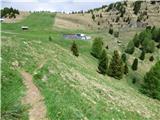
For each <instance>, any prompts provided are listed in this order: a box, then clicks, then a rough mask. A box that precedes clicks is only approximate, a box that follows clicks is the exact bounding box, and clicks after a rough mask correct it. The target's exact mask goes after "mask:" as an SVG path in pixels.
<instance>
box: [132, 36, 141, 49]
mask: <svg viewBox="0 0 160 120" xmlns="http://www.w3.org/2000/svg"><path fill="white" fill-rule="evenodd" d="M133 42H134V46H135V47H137V48H138V47H139V45H140V39H139V36H138V34H136V35H135V36H134V38H133Z"/></svg>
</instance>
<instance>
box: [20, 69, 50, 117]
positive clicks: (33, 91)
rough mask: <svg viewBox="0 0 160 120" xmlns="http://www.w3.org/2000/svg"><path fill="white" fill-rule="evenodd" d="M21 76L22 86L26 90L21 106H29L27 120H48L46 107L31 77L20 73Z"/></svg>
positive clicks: (22, 72) (23, 72) (25, 73)
mask: <svg viewBox="0 0 160 120" xmlns="http://www.w3.org/2000/svg"><path fill="white" fill-rule="evenodd" d="M21 75H22V77H23V78H24V84H25V86H26V88H27V92H26V96H25V97H24V99H23V100H22V102H23V104H29V105H31V108H30V109H29V120H48V119H47V118H46V107H45V104H44V102H43V97H42V96H41V94H40V92H39V90H38V88H37V87H36V86H35V85H34V83H33V81H32V75H31V74H29V73H27V72H25V71H21Z"/></svg>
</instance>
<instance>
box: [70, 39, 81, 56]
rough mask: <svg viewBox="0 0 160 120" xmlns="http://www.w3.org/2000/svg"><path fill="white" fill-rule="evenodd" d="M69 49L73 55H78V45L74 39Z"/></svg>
mask: <svg viewBox="0 0 160 120" xmlns="http://www.w3.org/2000/svg"><path fill="white" fill-rule="evenodd" d="M71 51H72V52H73V55H75V56H76V57H78V56H79V51H78V46H77V44H76V43H75V41H73V43H72V46H71Z"/></svg>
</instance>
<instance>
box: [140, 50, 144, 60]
mask: <svg viewBox="0 0 160 120" xmlns="http://www.w3.org/2000/svg"><path fill="white" fill-rule="evenodd" d="M139 59H141V60H144V59H145V51H144V50H142V53H141V55H140V57H139Z"/></svg>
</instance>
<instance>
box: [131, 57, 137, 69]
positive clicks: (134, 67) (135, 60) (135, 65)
mask: <svg viewBox="0 0 160 120" xmlns="http://www.w3.org/2000/svg"><path fill="white" fill-rule="evenodd" d="M137 69H138V59H137V58H135V59H134V61H133V64H132V70H134V71H135V70H137Z"/></svg>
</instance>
